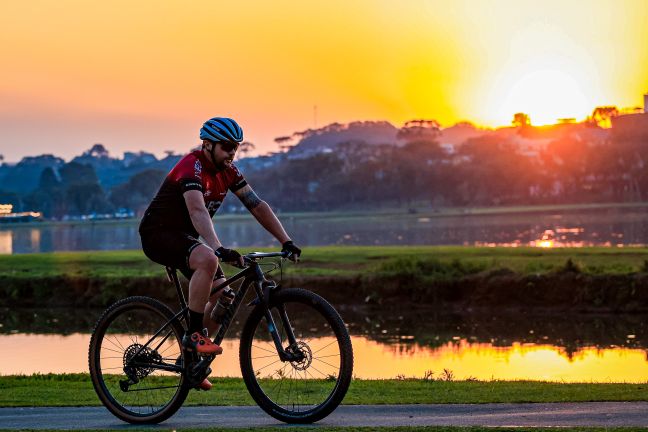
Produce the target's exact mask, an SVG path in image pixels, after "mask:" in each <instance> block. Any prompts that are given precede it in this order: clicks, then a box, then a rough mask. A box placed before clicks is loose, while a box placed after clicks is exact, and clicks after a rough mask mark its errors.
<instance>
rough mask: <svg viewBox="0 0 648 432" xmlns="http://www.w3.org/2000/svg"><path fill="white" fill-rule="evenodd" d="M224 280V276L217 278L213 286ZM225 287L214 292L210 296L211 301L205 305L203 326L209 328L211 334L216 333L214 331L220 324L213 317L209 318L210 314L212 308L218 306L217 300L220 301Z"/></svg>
mask: <svg viewBox="0 0 648 432" xmlns="http://www.w3.org/2000/svg"><path fill="white" fill-rule="evenodd" d="M223 282H225V278H224V277H222V278H218V279H215V280H214V283H213V284H212V286H214V287H217V286H218V285H220V284H222V283H223ZM225 288H227V286H225V287H223V289H225ZM223 289H221V290H218V291H217V292H216V293H214V295H212V296H211V297H210V298H209V301H208V302H207V304H206V305H205V317H204V318H203V326H204V327H205V328H206V329H207V331H209V334H210V335H212V334H214V332H216V331H217V330H218V328H219V327H220V324H218V323H216V322H214V321H213V320H212V319H211V318H209V315H210V314H211V311H212V309H214V306H216V302H218V299H219V298H220V296H221V294H222V293H223Z"/></svg>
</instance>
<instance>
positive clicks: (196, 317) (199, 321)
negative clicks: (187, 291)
mask: <svg viewBox="0 0 648 432" xmlns="http://www.w3.org/2000/svg"><path fill="white" fill-rule="evenodd" d="M204 315H205V314H204V313H202V312H196V311H192V310H191V309H189V334H193V333H195V332H198V333H200V332H202V329H203V316H204Z"/></svg>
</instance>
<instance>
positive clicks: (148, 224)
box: [140, 150, 247, 236]
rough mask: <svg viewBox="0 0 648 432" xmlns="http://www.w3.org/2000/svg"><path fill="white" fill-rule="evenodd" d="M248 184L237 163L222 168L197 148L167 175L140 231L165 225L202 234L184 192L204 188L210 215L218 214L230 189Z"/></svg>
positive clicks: (167, 227)
mask: <svg viewBox="0 0 648 432" xmlns="http://www.w3.org/2000/svg"><path fill="white" fill-rule="evenodd" d="M246 184H247V182H246V181H245V178H244V177H243V175H242V174H241V173H240V171H239V170H238V168H236V167H235V166H234V165H231V166H230V167H228V168H226V169H225V170H222V171H218V170H216V168H215V167H214V165H213V164H212V163H211V162H210V161H209V160H208V159H207V158H206V157H205V155H204V154H203V152H202V150H195V151H193V152H191V153H189V154H188V155H186V156H185V157H183V158H182V159H181V160H180V161H179V162H178V163H177V164H176V165H175V166H174V167H173V169H172V170H171V172H169V174H168V175H167V176H166V178H165V179H164V182H163V183H162V186H161V187H160V190H159V191H158V193H157V195H155V198H153V201H151V204H150V205H149V206H148V208H147V209H146V212H145V214H144V218H143V219H142V223H141V224H140V231H142V230H149V229H156V228H162V229H171V230H180V231H183V232H187V233H193V234H195V235H196V236H198V233H197V232H196V229H195V228H194V226H193V223H192V222H191V218H190V216H189V210H188V209H187V205H186V203H185V200H184V197H183V194H184V193H185V192H187V191H189V190H198V191H201V192H202V194H203V198H204V199H205V207H207V210H208V211H209V215H210V216H214V213H216V210H218V208H219V207H220V205H221V204H222V203H223V200H224V199H225V196H226V195H227V191H228V190H231V191H232V192H234V191H237V190H239V189H241V188H242V187H244V186H245V185H246Z"/></svg>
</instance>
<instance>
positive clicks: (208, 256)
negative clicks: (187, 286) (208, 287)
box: [189, 245, 218, 273]
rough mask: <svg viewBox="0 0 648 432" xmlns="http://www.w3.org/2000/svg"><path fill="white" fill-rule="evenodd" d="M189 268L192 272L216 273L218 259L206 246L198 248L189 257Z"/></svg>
mask: <svg viewBox="0 0 648 432" xmlns="http://www.w3.org/2000/svg"><path fill="white" fill-rule="evenodd" d="M189 267H191V269H192V270H203V271H206V272H209V273H216V269H217V268H218V258H217V257H216V255H214V251H212V250H211V249H210V248H208V247H207V246H203V245H201V246H198V247H196V248H195V249H194V250H193V251H191V255H190V256H189Z"/></svg>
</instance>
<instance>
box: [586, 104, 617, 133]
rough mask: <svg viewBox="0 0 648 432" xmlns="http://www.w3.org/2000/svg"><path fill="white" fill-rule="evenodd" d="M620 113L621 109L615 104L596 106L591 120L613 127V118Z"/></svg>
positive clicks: (599, 124) (597, 123)
mask: <svg viewBox="0 0 648 432" xmlns="http://www.w3.org/2000/svg"><path fill="white" fill-rule="evenodd" d="M618 115H619V109H618V108H617V107H615V106H600V107H596V108H594V111H593V112H592V116H591V117H590V119H591V121H592V122H593V123H595V124H596V125H597V126H599V127H604V128H610V127H612V118H614V117H616V116H618Z"/></svg>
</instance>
